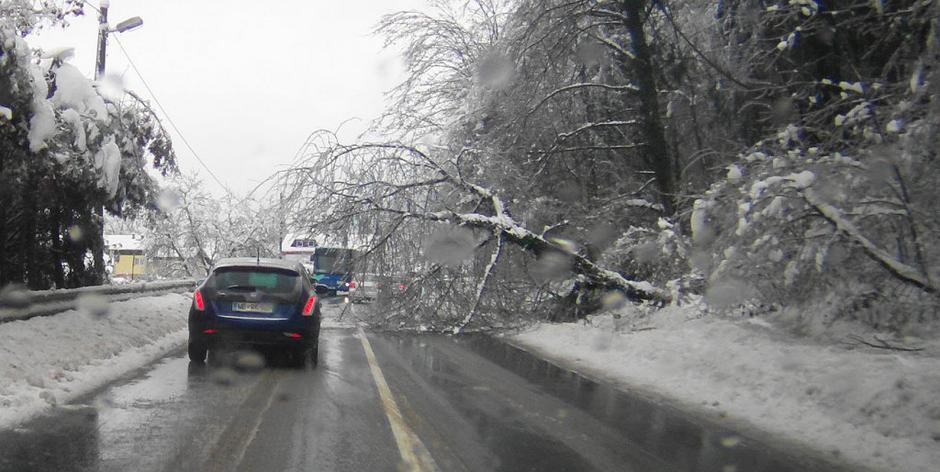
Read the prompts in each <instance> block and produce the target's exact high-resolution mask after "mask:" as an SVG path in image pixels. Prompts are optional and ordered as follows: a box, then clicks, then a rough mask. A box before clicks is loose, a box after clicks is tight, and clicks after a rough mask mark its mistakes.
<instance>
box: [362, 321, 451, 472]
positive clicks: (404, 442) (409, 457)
mask: <svg viewBox="0 0 940 472" xmlns="http://www.w3.org/2000/svg"><path fill="white" fill-rule="evenodd" d="M359 339H360V340H361V341H362V348H363V349H364V350H365V351H366V359H368V361H369V369H371V370H372V378H373V379H374V380H375V387H376V388H377V389H378V391H379V398H380V399H381V400H382V408H383V409H384V410H385V415H386V416H388V423H389V425H391V427H392V435H394V436H395V443H397V444H398V452H399V454H401V459H402V461H403V463H404V465H405V468H406V470H411V471H417V472H432V471H439V470H440V469H438V468H437V464H436V463H435V462H434V459H433V458H432V457H431V453H430V452H428V449H427V448H426V447H424V443H422V442H421V438H419V437H418V435H417V434H415V433H414V431H412V430H411V428H409V427H408V425H407V424H406V423H405V420H404V419H403V418H402V415H401V410H399V409H398V404H397V403H395V397H394V396H392V390H391V389H390V388H388V383H386V382H385V375H383V374H382V369H380V368H379V364H378V362H376V361H375V353H374V352H372V344H370V343H369V338H368V337H366V333H365V331H363V330H362V328H361V327H360V328H359Z"/></svg>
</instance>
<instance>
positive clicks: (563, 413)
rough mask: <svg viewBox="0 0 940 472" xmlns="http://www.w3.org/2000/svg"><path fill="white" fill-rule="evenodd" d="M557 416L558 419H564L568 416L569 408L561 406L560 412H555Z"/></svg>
mask: <svg viewBox="0 0 940 472" xmlns="http://www.w3.org/2000/svg"><path fill="white" fill-rule="evenodd" d="M555 416H557V417H558V419H562V420H563V419H565V418H567V417H568V410H567V409H566V408H559V409H558V412H557V413H556V414H555Z"/></svg>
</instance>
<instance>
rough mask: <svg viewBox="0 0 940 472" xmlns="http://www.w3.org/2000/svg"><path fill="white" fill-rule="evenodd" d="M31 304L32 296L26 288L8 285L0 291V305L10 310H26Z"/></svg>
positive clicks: (18, 285)
mask: <svg viewBox="0 0 940 472" xmlns="http://www.w3.org/2000/svg"><path fill="white" fill-rule="evenodd" d="M31 302H32V295H31V294H30V293H29V290H26V287H25V286H23V285H20V284H9V285H7V286H6V287H3V290H0V304H2V305H6V306H8V307H10V308H28V307H29V305H30V303H31Z"/></svg>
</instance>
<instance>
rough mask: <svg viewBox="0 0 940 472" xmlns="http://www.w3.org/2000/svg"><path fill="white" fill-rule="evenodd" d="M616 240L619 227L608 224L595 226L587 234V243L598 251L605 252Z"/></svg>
mask: <svg viewBox="0 0 940 472" xmlns="http://www.w3.org/2000/svg"><path fill="white" fill-rule="evenodd" d="M616 240H617V227H616V226H614V225H613V224H611V223H607V222H603V223H598V224H596V225H594V227H593V228H591V229H590V231H588V234H587V243H588V244H589V245H590V246H592V247H593V248H594V249H595V250H598V251H603V250H604V249H606V248H607V247H608V246H610V244H611V243H613V242H614V241H616Z"/></svg>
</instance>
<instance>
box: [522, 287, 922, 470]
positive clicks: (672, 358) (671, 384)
mask: <svg viewBox="0 0 940 472" xmlns="http://www.w3.org/2000/svg"><path fill="white" fill-rule="evenodd" d="M702 313H703V311H702V309H701V307H700V306H698V305H692V306H685V307H681V308H680V307H667V308H665V309H663V310H660V311H655V312H654V311H649V312H646V311H643V310H642V309H637V308H633V307H628V308H624V309H622V310H621V311H620V312H619V313H617V315H618V316H617V317H615V316H613V315H611V314H608V315H601V316H596V317H593V318H592V319H591V320H589V321H588V322H581V323H569V324H540V325H537V326H535V327H533V328H531V329H529V330H527V331H524V332H522V333H519V334H517V335H514V336H512V337H511V338H510V339H511V341H512V342H514V343H516V344H518V345H521V346H522V347H524V348H527V349H529V350H532V351H536V352H538V353H540V354H542V355H543V356H544V357H547V358H549V359H551V360H553V361H555V362H557V363H558V364H559V365H562V366H565V367H567V368H571V369H573V370H577V371H581V372H584V373H587V374H588V375H590V376H593V377H598V378H603V379H604V380H608V381H611V382H614V383H616V384H620V385H622V386H625V387H626V386H629V387H630V388H632V389H641V390H645V391H647V392H648V393H650V394H653V395H656V396H661V397H665V398H667V399H671V400H672V401H673V402H675V403H677V404H679V405H680V406H684V407H685V408H686V409H692V410H693V411H697V412H698V413H699V414H702V415H705V416H709V417H712V418H715V419H717V420H718V421H725V422H730V423H735V424H737V425H740V426H742V427H744V428H746V429H751V430H757V431H765V432H767V433H769V436H770V437H777V438H785V439H782V440H786V441H787V442H788V443H789V442H796V443H802V444H804V445H807V446H810V447H812V448H813V449H816V450H819V451H822V452H823V453H826V454H831V455H832V456H833V457H835V456H841V457H842V458H843V459H844V460H847V461H849V462H851V463H856V464H861V465H863V466H865V467H870V468H874V469H881V470H885V471H935V470H938V469H937V464H940V345H938V343H936V342H933V343H929V344H928V343H927V342H925V341H922V340H914V339H908V340H905V345H918V346H922V347H925V349H924V350H923V351H920V352H916V353H913V352H899V351H892V350H883V349H874V348H870V347H866V346H863V345H860V344H857V343H855V344H849V343H845V344H842V345H838V344H835V343H832V344H825V343H820V342H813V341H811V340H807V339H804V338H798V337H791V336H789V335H787V334H786V333H784V332H783V331H782V330H780V329H777V328H773V327H772V326H771V325H770V324H768V323H767V322H766V321H763V320H760V319H757V318H753V319H750V320H746V321H745V320H728V319H721V318H717V317H714V316H704V315H703V314H702ZM849 332H850V330H847V331H845V333H844V334H845V335H846V336H848V334H849ZM867 334H868V336H869V337H868V338H866V339H869V340H874V338H872V337H871V333H867ZM845 339H846V340H848V339H849V338H848V337H846V338H845ZM762 434H763V433H762Z"/></svg>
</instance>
